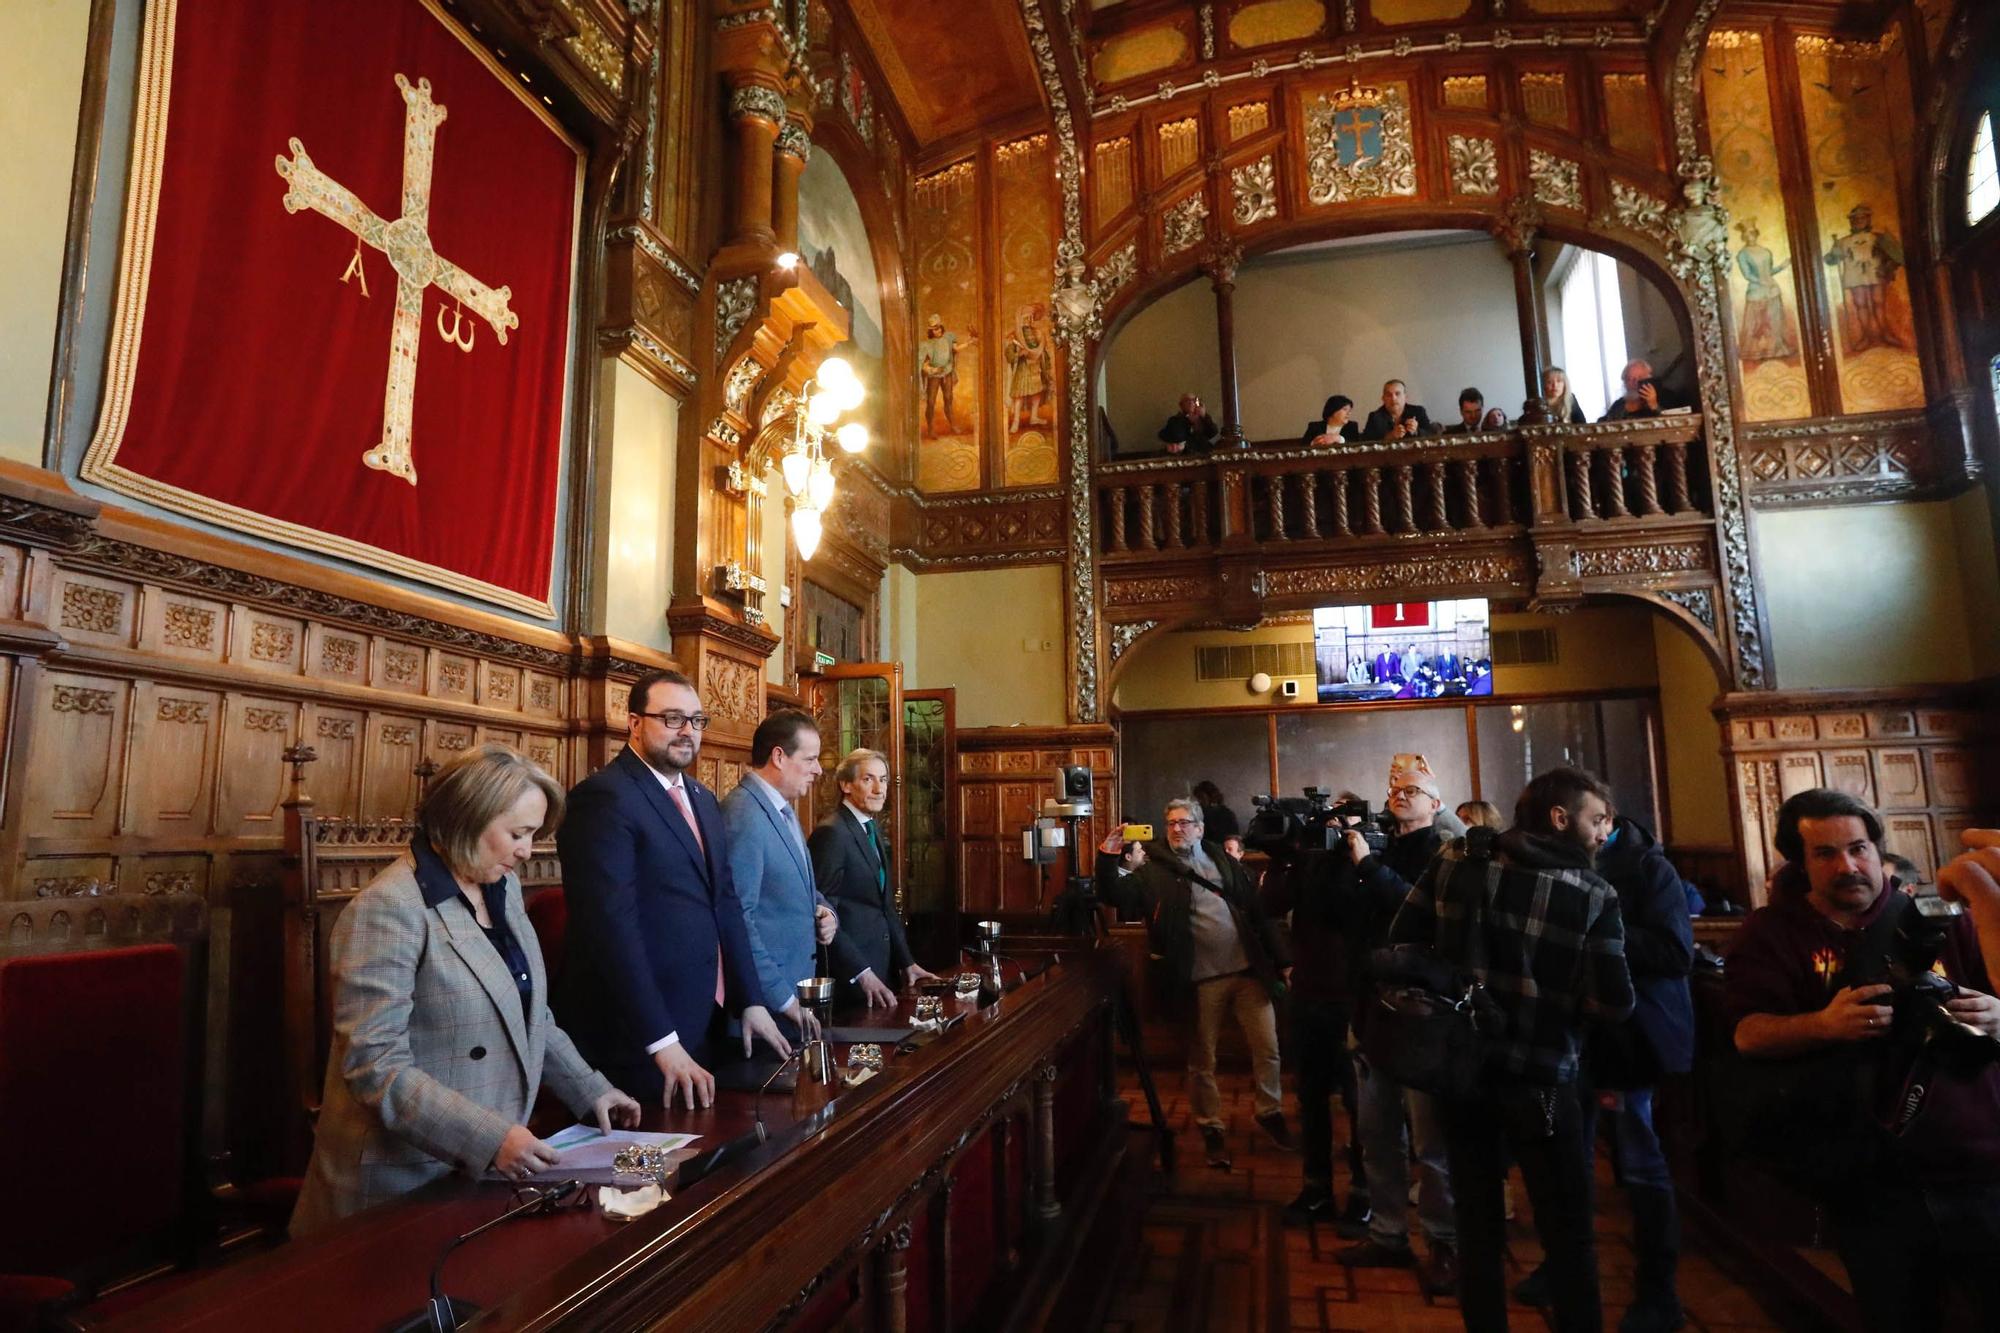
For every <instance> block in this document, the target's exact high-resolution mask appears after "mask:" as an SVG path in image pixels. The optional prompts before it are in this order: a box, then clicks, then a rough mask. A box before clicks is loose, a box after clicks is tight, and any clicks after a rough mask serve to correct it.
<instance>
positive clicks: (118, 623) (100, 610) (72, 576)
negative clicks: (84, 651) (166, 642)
mask: <svg viewBox="0 0 2000 1333" xmlns="http://www.w3.org/2000/svg"><path fill="white" fill-rule="evenodd" d="M138 604H139V589H138V587H137V585H135V584H131V583H121V582H116V581H114V580H111V579H103V578H98V577H96V576H95V575H91V574H78V573H74V572H71V571H69V570H61V571H59V572H58V573H57V574H56V577H55V581H54V586H53V587H52V588H51V589H50V611H51V614H52V615H53V617H54V620H55V623H54V625H53V626H51V628H53V629H55V630H56V631H57V632H58V633H60V634H62V635H63V637H65V638H69V639H75V640H78V641H80V642H84V643H104V644H114V645H116V646H118V647H121V648H129V647H131V646H132V643H133V639H134V636H135V630H136V628H137V625H138Z"/></svg>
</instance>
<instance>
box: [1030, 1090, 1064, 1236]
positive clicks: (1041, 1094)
mask: <svg viewBox="0 0 2000 1333" xmlns="http://www.w3.org/2000/svg"><path fill="white" fill-rule="evenodd" d="M1056 1075H1057V1070H1056V1067H1055V1066H1054V1065H1053V1064H1046V1065H1043V1066H1042V1067H1041V1068H1040V1069H1037V1070H1036V1071H1035V1128H1034V1140H1035V1143H1034V1150H1035V1166H1034V1171H1033V1173H1032V1174H1033V1175H1034V1181H1035V1216H1036V1217H1038V1218H1040V1219H1041V1220H1042V1222H1043V1223H1044V1224H1047V1223H1049V1222H1052V1221H1054V1220H1055V1219H1056V1218H1058V1217H1061V1216H1062V1201H1061V1200H1059V1199H1057V1198H1056Z"/></svg>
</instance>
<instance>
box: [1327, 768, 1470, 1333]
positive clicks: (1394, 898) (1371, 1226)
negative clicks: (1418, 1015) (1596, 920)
mask: <svg viewBox="0 0 2000 1333" xmlns="http://www.w3.org/2000/svg"><path fill="white" fill-rule="evenodd" d="M1443 806H1444V799H1443V797H1442V796H1441V795H1440V794H1439V792H1438V783H1437V777H1436V775H1435V774H1433V773H1432V772H1431V766H1430V763H1429V761H1428V760H1426V759H1425V758H1424V756H1422V755H1420V754H1399V755H1397V756H1396V757H1395V759H1394V760H1392V761H1391V763H1390V765H1389V802H1388V815H1389V817H1390V818H1391V819H1393V820H1394V821H1395V829H1394V832H1393V833H1391V834H1390V836H1389V838H1388V841H1387V843H1386V844H1385V845H1384V846H1383V847H1382V848H1381V850H1379V851H1377V850H1374V849H1372V848H1371V847H1370V846H1369V844H1368V840H1367V838H1366V837H1364V836H1363V834H1362V831H1361V830H1360V829H1349V830H1348V831H1347V832H1346V834H1345V835H1343V836H1344V838H1345V841H1346V844H1347V850H1348V854H1349V856H1350V857H1351V858H1352V859H1353V863H1354V892H1353V893H1352V894H1351V895H1348V900H1347V907H1346V914H1345V920H1344V922H1343V923H1342V927H1343V930H1344V932H1345V934H1346V936H1347V940H1348V944H1349V947H1350V949H1351V950H1352V954H1351V957H1352V959H1353V961H1354V963H1355V965H1356V969H1357V970H1356V975H1360V968H1361V967H1362V966H1365V962H1366V959H1367V958H1368V956H1369V955H1370V954H1371V953H1373V952H1374V951H1375V950H1376V949H1379V948H1381V947H1382V946H1383V945H1385V944H1387V943H1388V942H1389V927H1390V924H1391V923H1392V922H1394V920H1395V919H1396V912H1397V909H1399V908H1400V907H1402V905H1403V899H1404V898H1405V897H1406V896H1407V895H1408V894H1409V892H1410V886H1411V885H1412V884H1414V883H1416V881H1417V880H1418V879H1419V878H1420V877H1421V876H1422V875H1423V873H1424V868H1425V867H1426V866H1428V865H1429V864H1430V863H1431V859H1432V858H1433V857H1435V856H1436V855H1437V852H1438V849H1439V848H1440V847H1441V846H1443V844H1444V835H1443V833H1442V832H1441V831H1440V830H1439V829H1438V828H1437V827H1436V824H1437V813H1438V811H1439V810H1440V809H1442V808H1443ZM1367 1012H1368V1009H1367V1005H1366V1004H1362V1005H1361V1006H1359V1007H1358V1008H1357V1010H1356V1024H1357V1026H1360V1027H1365V1026H1366V1014H1367ZM1357 1063H1358V1081H1359V1088H1358V1092H1359V1096H1360V1107H1361V1160H1362V1163H1363V1165H1364V1166H1365V1167H1366V1169H1367V1173H1368V1201H1369V1204H1370V1206H1371V1209H1372V1212H1371V1215H1370V1217H1369V1219H1368V1223H1367V1226H1366V1229H1365V1233H1364V1232H1363V1229H1362V1228H1360V1227H1354V1226H1349V1227H1345V1228H1344V1230H1346V1231H1348V1233H1349V1234H1350V1235H1356V1234H1365V1236H1366V1239H1363V1240H1362V1241H1361V1243H1360V1244H1358V1245H1351V1246H1349V1247H1347V1248H1346V1249H1344V1250H1341V1251H1340V1252H1339V1253H1338V1254H1336V1255H1335V1256H1334V1257H1335V1258H1336V1259H1338V1260H1339V1261H1340V1262H1341V1263H1343V1264H1346V1265H1348V1266H1349V1267H1353V1268H1408V1267H1410V1266H1411V1265H1412V1264H1414V1263H1415V1262H1416V1259H1415V1256H1414V1255H1413V1254H1412V1253H1411V1251H1410V1224H1409V1197H1410V1147H1411V1143H1412V1141H1413V1140H1414V1143H1415V1148H1416V1157H1417V1218H1418V1221H1419V1223H1420V1224H1421V1225H1422V1227H1423V1231H1424V1237H1425V1239H1426V1240H1427V1241H1428V1242H1429V1248H1430V1255H1429V1259H1428V1260H1427V1262H1426V1263H1425V1266H1424V1269H1423V1271H1422V1273H1420V1274H1419V1278H1418V1280H1419V1283H1420V1284H1421V1285H1422V1287H1423V1288H1424V1290H1425V1291H1427V1292H1429V1293H1430V1294H1432V1295H1441V1294H1449V1293H1451V1292H1453V1291H1455V1290H1457V1288H1458V1254H1457V1245H1458V1222H1457V1219H1456V1217H1455V1216H1454V1213H1453V1207H1452V1197H1451V1175H1450V1172H1449V1170H1448V1169H1447V1166H1446V1160H1445V1137H1444V1129H1443V1124H1442V1122H1441V1121H1440V1120H1439V1118H1438V1107H1437V1102H1436V1099H1435V1098H1433V1097H1432V1096H1431V1095H1430V1094H1429V1093H1424V1092H1418V1091H1416V1090H1414V1089H1409V1088H1405V1087H1404V1086H1403V1085H1402V1084H1400V1083H1398V1082H1396V1081H1395V1080H1394V1079H1392V1078H1390V1077H1389V1076H1388V1075H1387V1074H1386V1073H1384V1072H1383V1071H1382V1070H1379V1069H1373V1068H1371V1067H1370V1066H1369V1065H1368V1062H1367V1061H1365V1060H1362V1061H1359V1062H1357ZM1406 1119H1407V1127H1406V1124H1405V1121H1406Z"/></svg>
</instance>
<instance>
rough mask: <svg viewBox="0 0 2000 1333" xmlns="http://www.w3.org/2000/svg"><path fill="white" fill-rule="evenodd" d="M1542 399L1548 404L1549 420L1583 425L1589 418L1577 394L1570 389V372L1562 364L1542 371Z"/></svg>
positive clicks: (1561, 423) (1560, 423)
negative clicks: (1578, 400) (1584, 413)
mask: <svg viewBox="0 0 2000 1333" xmlns="http://www.w3.org/2000/svg"><path fill="white" fill-rule="evenodd" d="M1542 401H1543V402H1544V403H1546V404H1548V408H1549V420H1550V421H1553V422H1555V423H1556V424H1557V425H1559V426H1581V425H1582V424H1583V423H1584V422H1585V421H1587V420H1589V418H1588V417H1586V416H1584V415H1583V407H1582V405H1581V404H1579V403H1578V402H1577V401H1576V395H1575V394H1573V393H1571V392H1570V391H1569V372H1568V371H1567V370H1564V369H1563V368H1562V367H1561V366H1550V367H1549V368H1548V369H1547V370H1544V371H1543V372H1542Z"/></svg>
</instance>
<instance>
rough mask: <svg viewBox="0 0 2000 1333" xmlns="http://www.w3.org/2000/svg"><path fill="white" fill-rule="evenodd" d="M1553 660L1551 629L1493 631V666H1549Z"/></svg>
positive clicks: (1553, 650)
mask: <svg viewBox="0 0 2000 1333" xmlns="http://www.w3.org/2000/svg"><path fill="white" fill-rule="evenodd" d="M1555 660H1556V632H1555V631H1554V630H1552V629H1496V630H1494V631H1493V665H1494V666H1551V665H1553V664H1554V662H1555Z"/></svg>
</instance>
